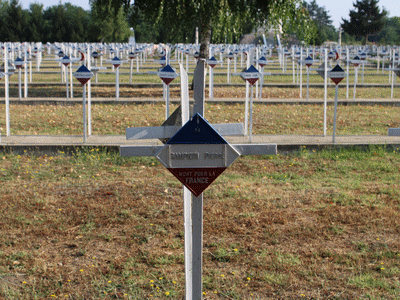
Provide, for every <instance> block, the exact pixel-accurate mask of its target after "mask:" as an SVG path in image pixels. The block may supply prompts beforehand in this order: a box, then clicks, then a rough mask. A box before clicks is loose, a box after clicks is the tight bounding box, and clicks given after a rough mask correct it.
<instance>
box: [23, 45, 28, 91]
mask: <svg viewBox="0 0 400 300" xmlns="http://www.w3.org/2000/svg"><path fill="white" fill-rule="evenodd" d="M24 50H25V55H24V61H25V63H24V68H25V73H24V98H28V53H27V51H26V44H25V49H24Z"/></svg>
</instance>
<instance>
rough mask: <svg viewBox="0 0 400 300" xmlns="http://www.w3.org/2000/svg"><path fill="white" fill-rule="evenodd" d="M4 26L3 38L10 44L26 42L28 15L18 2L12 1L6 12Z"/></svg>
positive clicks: (16, 0)
mask: <svg viewBox="0 0 400 300" xmlns="http://www.w3.org/2000/svg"><path fill="white" fill-rule="evenodd" d="M4 21H5V22H4V24H3V30H2V31H3V37H4V39H5V40H7V41H10V42H18V41H24V40H26V28H27V27H28V26H27V25H28V14H27V12H26V11H24V10H23V9H22V6H21V4H20V3H19V1H18V0H11V1H10V2H9V5H8V7H7V10H6V15H5V20H4Z"/></svg>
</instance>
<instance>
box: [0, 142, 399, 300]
mask: <svg viewBox="0 0 400 300" xmlns="http://www.w3.org/2000/svg"><path fill="white" fill-rule="evenodd" d="M399 165H400V154H399V152H398V150H395V151H393V152H387V151H385V149H383V148H378V147H374V148H371V149H370V150H368V151H366V152H362V151H360V150H346V151H328V150H327V151H322V152H320V153H313V152H311V153H309V152H306V151H300V152H298V153H294V154H292V155H288V156H279V155H278V156H275V157H274V156H271V157H269V156H261V157H247V158H241V159H239V160H238V161H237V162H236V163H234V164H233V165H232V166H231V167H230V168H229V169H228V170H226V171H225V172H224V174H223V175H222V176H221V177H219V178H218V179H217V181H216V182H215V183H214V184H213V185H212V186H211V187H210V188H209V189H208V190H206V191H205V196H204V197H205V204H204V265H203V281H204V293H205V297H204V298H205V299H397V298H398V297H399V296H400V285H399V273H400V252H399V249H400V243H399V239H398V235H399V233H400V227H399V223H398V219H399V217H400V215H399V212H400V202H399V197H400V193H399V188H400V186H399V184H398V182H399V179H400V177H399V174H400V169H399ZM0 174H1V180H2V185H1V191H0V193H1V194H2V203H3V206H2V207H1V210H0V216H1V222H0V230H1V232H2V235H1V237H0V243H1V244H0V245H1V246H0V298H1V297H3V298H5V299H53V298H63V299H147V298H152V299H166V298H172V299H182V298H183V295H184V264H183V262H184V253H183V215H182V214H183V212H182V209H183V207H182V188H181V185H180V184H179V182H178V181H177V180H176V179H175V178H174V177H173V176H171V174H169V173H168V171H167V170H166V169H164V168H163V167H162V166H161V165H160V164H159V163H158V162H157V161H156V160H155V159H150V158H146V159H145V158H141V159H139V158H136V159H133V158H131V159H125V158H121V157H119V155H118V154H116V153H107V152H105V151H103V150H101V149H93V150H89V151H86V152H78V153H77V154H75V155H73V156H66V155H65V154H62V153H60V154H58V155H56V156H53V157H50V156H46V155H44V156H34V155H28V153H27V154H26V155H22V156H17V155H14V154H3V155H2V157H1V160H0Z"/></svg>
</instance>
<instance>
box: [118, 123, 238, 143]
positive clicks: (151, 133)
mask: <svg viewBox="0 0 400 300" xmlns="http://www.w3.org/2000/svg"><path fill="white" fill-rule="evenodd" d="M211 126H212V127H213V128H214V129H215V130H216V131H217V132H218V133H219V134H220V135H230V136H232V135H244V128H243V124H242V123H227V124H211ZM181 128H182V127H181V126H158V127H132V128H127V129H126V139H127V140H138V139H168V138H172V137H173V136H174V135H175V133H177V132H178V130H179V129H181Z"/></svg>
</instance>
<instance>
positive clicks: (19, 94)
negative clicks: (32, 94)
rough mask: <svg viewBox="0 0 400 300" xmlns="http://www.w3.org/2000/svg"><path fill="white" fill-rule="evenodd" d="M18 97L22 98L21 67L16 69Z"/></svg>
mask: <svg viewBox="0 0 400 300" xmlns="http://www.w3.org/2000/svg"><path fill="white" fill-rule="evenodd" d="M18 97H19V100H21V99H22V84H21V68H19V69H18Z"/></svg>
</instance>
